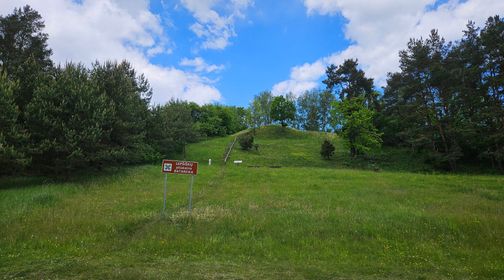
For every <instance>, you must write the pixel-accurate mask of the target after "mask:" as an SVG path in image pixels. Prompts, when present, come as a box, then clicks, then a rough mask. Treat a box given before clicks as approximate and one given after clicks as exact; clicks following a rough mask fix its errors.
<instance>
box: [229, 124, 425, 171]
mask: <svg viewBox="0 0 504 280" xmlns="http://www.w3.org/2000/svg"><path fill="white" fill-rule="evenodd" d="M324 139H329V140H330V141H331V142H332V143H333V144H334V146H335V148H336V150H335V154H334V156H333V158H332V159H331V160H324V159H322V157H321V155H320V146H321V144H322V142H323V141H324ZM255 143H256V144H258V145H259V150H258V151H255V150H252V151H247V152H244V151H242V150H241V149H240V146H239V145H238V144H237V145H236V146H235V149H234V151H233V153H232V159H237V160H243V161H244V164H245V165H247V166H250V165H255V166H281V167H287V166H291V167H294V166H296V167H303V166H304V167H321V168H358V169H364V170H393V171H398V170H400V171H414V172H418V171H420V172H424V171H431V167H429V166H428V165H426V164H424V163H423V160H422V158H421V157H419V156H418V155H416V154H412V153H411V152H409V151H407V150H404V149H397V148H394V149H393V148H388V147H384V148H383V149H382V150H380V151H375V152H373V153H371V155H370V156H367V157H358V158H355V159H352V158H351V157H350V154H349V151H348V148H347V147H345V145H344V144H343V141H342V140H341V139H340V138H339V137H337V136H336V135H335V134H333V133H321V132H307V131H299V130H295V129H291V128H282V127H280V126H267V127H262V128H260V129H258V130H257V131H256V133H255Z"/></svg>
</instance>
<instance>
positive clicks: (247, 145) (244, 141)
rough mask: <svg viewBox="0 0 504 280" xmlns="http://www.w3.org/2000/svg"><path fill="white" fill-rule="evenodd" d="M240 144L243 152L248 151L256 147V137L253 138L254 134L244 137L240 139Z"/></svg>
mask: <svg viewBox="0 0 504 280" xmlns="http://www.w3.org/2000/svg"><path fill="white" fill-rule="evenodd" d="M238 142H239V143H240V146H241V148H242V150H245V151H248V150H250V149H252V147H253V146H254V136H252V134H245V135H242V136H240V138H238Z"/></svg>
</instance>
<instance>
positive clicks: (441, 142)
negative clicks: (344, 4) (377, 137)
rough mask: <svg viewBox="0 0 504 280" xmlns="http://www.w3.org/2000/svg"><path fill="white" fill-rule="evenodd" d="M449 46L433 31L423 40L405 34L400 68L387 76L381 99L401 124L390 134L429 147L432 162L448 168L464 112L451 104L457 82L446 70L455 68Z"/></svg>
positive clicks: (457, 153) (420, 147)
mask: <svg viewBox="0 0 504 280" xmlns="http://www.w3.org/2000/svg"><path fill="white" fill-rule="evenodd" d="M450 50H451V45H450V44H446V43H445V41H444V39H443V38H441V37H440V36H439V35H438V33H437V31H436V30H432V31H431V34H430V36H429V38H428V39H426V40H423V39H420V40H416V39H411V40H410V42H409V43H408V48H407V49H406V50H404V51H401V52H400V54H399V56H400V69H401V72H400V73H397V74H393V75H391V76H390V77H391V78H393V80H390V81H391V83H389V85H388V86H387V88H386V89H385V96H384V99H386V100H389V101H392V102H393V103H394V104H395V105H392V108H387V109H386V110H385V112H388V113H393V112H394V110H395V112H396V115H395V116H393V115H389V116H391V117H392V119H393V118H396V120H395V123H396V124H398V125H396V128H399V129H401V130H400V131H397V132H395V133H396V134H398V135H401V137H402V138H403V139H404V141H405V143H408V144H409V145H410V146H411V147H412V148H413V149H415V150H427V151H429V152H428V154H429V157H430V158H431V160H432V161H433V162H434V163H435V164H436V165H438V166H440V167H441V166H445V165H446V166H448V168H449V169H452V170H454V169H455V168H456V161H457V160H458V159H459V158H460V157H461V156H462V152H461V148H460V147H461V145H460V140H461V139H462V137H461V135H462V133H463V131H464V129H465V128H464V127H465V125H464V123H465V122H466V120H467V117H466V116H464V115H463V109H462V107H463V105H462V104H460V103H457V100H458V99H459V98H458V96H460V87H459V84H460V83H459V82H458V81H457V76H456V75H455V73H456V71H450V69H452V70H453V69H454V68H455V67H454V64H455V63H454V62H453V61H451V60H450V56H449V54H450ZM386 106H389V105H386ZM394 108H395V109H394ZM392 133H394V132H393V131H392Z"/></svg>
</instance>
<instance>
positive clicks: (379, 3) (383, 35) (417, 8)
mask: <svg viewBox="0 0 504 280" xmlns="http://www.w3.org/2000/svg"><path fill="white" fill-rule="evenodd" d="M434 4H435V0H418V1H403V0H376V1H366V0H305V1H304V5H305V7H306V10H307V13H308V15H309V16H317V15H325V16H334V15H341V16H343V17H345V18H346V19H347V21H348V22H347V24H346V25H345V28H344V32H345V36H346V38H347V39H348V40H349V41H350V42H352V43H351V45H350V46H349V47H348V48H346V49H345V50H343V51H340V52H336V53H333V54H330V55H328V56H326V57H323V58H320V59H318V60H317V61H315V62H312V63H305V64H304V65H300V66H295V67H293V68H292V69H291V74H290V78H289V80H287V81H282V82H280V83H278V84H276V85H274V86H273V92H274V93H276V94H281V93H285V92H289V91H291V92H293V93H294V94H300V93H302V92H303V91H305V90H307V89H313V88H316V87H317V86H319V85H320V83H319V82H320V80H321V79H322V77H323V76H324V74H325V67H326V66H327V65H328V64H331V63H332V64H336V65H338V64H341V63H342V62H343V60H344V59H347V58H357V59H359V64H360V65H361V67H362V68H363V69H364V70H365V71H366V74H367V75H368V76H370V77H372V78H374V79H375V84H376V85H378V86H383V85H385V82H386V74H387V73H388V72H394V71H397V70H398V66H399V58H398V52H399V51H400V50H402V49H404V48H406V43H407V42H408V40H409V39H410V38H420V37H424V38H425V37H426V36H428V35H429V32H430V30H432V29H438V30H439V34H440V35H441V36H443V37H444V38H445V39H446V40H448V41H450V40H457V39H460V38H461V36H462V30H463V29H464V28H465V25H466V24H467V22H468V21H469V20H472V21H474V22H476V24H477V25H479V26H481V25H483V24H484V22H485V20H486V19H487V17H489V16H492V15H495V14H502V13H503V12H504V1H493V0H466V1H462V0H449V1H448V2H446V3H444V4H441V5H438V6H435V5H434Z"/></svg>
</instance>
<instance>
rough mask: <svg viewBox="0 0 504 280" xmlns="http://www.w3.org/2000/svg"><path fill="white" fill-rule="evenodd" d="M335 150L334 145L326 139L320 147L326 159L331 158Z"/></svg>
mask: <svg viewBox="0 0 504 280" xmlns="http://www.w3.org/2000/svg"><path fill="white" fill-rule="evenodd" d="M334 150H335V148H334V145H333V144H332V143H331V142H330V141H329V140H327V139H326V140H324V142H323V143H322V146H321V147H320V154H321V155H322V157H323V158H324V159H330V158H331V157H332V156H333V155H334Z"/></svg>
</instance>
